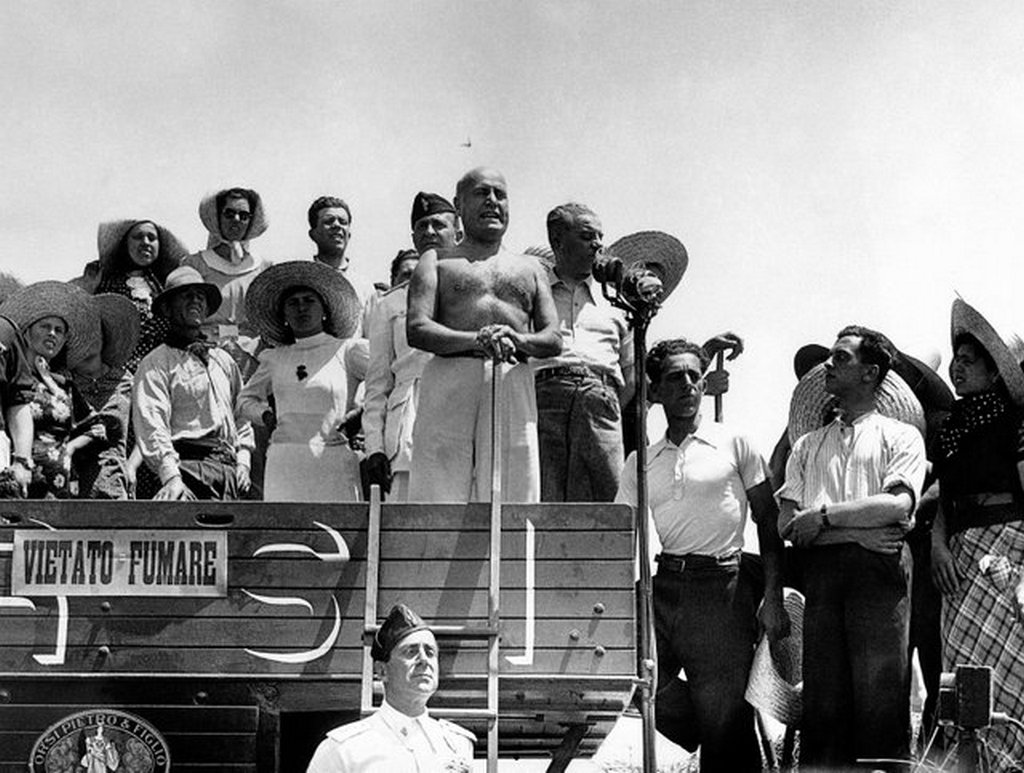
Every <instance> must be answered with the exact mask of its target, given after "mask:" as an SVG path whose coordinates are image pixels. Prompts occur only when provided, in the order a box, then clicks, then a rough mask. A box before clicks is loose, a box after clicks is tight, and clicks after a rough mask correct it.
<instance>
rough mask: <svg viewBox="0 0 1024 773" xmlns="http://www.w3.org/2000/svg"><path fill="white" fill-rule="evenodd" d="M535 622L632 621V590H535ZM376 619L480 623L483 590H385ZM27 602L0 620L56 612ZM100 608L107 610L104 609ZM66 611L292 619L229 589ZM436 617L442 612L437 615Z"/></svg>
mask: <svg viewBox="0 0 1024 773" xmlns="http://www.w3.org/2000/svg"><path fill="white" fill-rule="evenodd" d="M535 592H536V597H535V598H536V617H537V619H570V620H571V619H578V618H584V619H588V618H590V617H591V616H593V615H600V617H602V618H604V619H608V620H616V619H626V620H632V619H633V616H634V611H633V609H634V602H635V594H634V593H633V591H632V590H615V589H608V588H604V589H591V588H540V589H537V590H536V591H535ZM267 593H268V595H276V596H282V595H285V594H286V593H288V591H287V590H282V589H272V591H267ZM348 593H352V594H353V595H352V597H351V599H350V600H349V602H348V603H347V605H345V606H347V608H348V610H349V611H350V612H351V611H352V610H355V609H357V608H361V607H362V592H361V591H356V592H352V591H348ZM331 596H334V597H335V598H337V599H338V601H339V604H343V601H344V600H343V599H342V598H341V597H340V596H339V595H338V592H337V591H327V590H322V589H315V590H309V589H307V590H303V592H302V598H303V599H305V600H306V601H307V602H309V604H310V606H312V607H313V609H314V610H317V611H324V610H329V609H330V608H331ZM380 598H381V602H380V605H379V606H380V609H381V610H382V611H381V616H383V615H384V613H386V612H387V610H388V609H390V608H391V607H392V605H394V604H396V603H397V602H399V601H402V602H404V603H406V604H408V605H409V606H411V607H412V608H413V609H415V610H417V611H418V612H420V614H421V617H423V618H424V619H425V620H427V622H432V621H434V620H435V619H442V618H447V619H450V618H451V617H453V616H460V615H461V616H462V617H464V618H465V619H466V620H467V621H470V620H482V619H486V617H487V589H486V588H456V589H451V590H449V589H446V588H408V589H389V590H386V591H385V592H383V593H382V594H381V597H380ZM32 601H33V602H34V603H35V604H36V606H37V609H35V610H31V609H23V608H0V621H8V620H10V621H11V622H12V624H15V625H16V624H18V621H19V620H20V619H21V618H24V619H25V620H30V621H35V620H40V619H46V618H48V617H50V616H52V615H55V614H56V612H57V607H56V601H55V600H54V599H53V598H48V599H47V598H39V597H35V598H33V599H32ZM104 604H105V605H107V606H106V607H104ZM596 605H600V606H601V609H602V611H601V612H596V611H595V606H596ZM68 609H69V613H70V615H71V617H72V618H74V617H85V618H93V617H95V618H97V619H102V618H104V617H108V616H110V617H116V616H122V617H132V618H138V619H140V620H145V619H147V618H150V617H165V616H167V615H168V614H174V615H177V616H182V615H189V616H191V617H195V618H197V619H202V618H207V617H231V616H239V617H242V616H246V615H258V616H259V617H261V618H273V617H294V616H295V612H294V609H293V608H291V607H281V606H273V605H270V604H264V603H262V602H260V601H256V600H254V599H252V598H251V597H249V596H246V595H245V594H243V593H241V592H240V591H238V590H232V591H231V592H230V595H229V596H228V597H227V598H224V599H169V598H168V599H160V601H159V603H155V602H154V600H153V599H151V598H131V597H122V598H109V599H108V598H99V597H94V598H70V599H68ZM501 609H502V616H503V617H504V618H505V619H508V620H516V619H522V618H523V615H524V614H525V612H526V594H525V593H524V592H523V589H521V588H508V589H506V590H505V592H504V593H502V596H501ZM442 613H444V614H443V615H442Z"/></svg>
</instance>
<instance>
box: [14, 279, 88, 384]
mask: <svg viewBox="0 0 1024 773" xmlns="http://www.w3.org/2000/svg"><path fill="white" fill-rule="evenodd" d="M0 314H2V315H3V316H5V317H8V318H9V319H11V320H12V321H14V323H15V324H17V325H18V327H19V328H21V330H22V331H24V330H25V329H26V328H28V327H29V326H31V325H32V323H34V322H38V321H39V320H41V319H43V318H44V317H59V318H61V319H63V320H64V322H65V323H66V324H67V327H68V330H67V339H66V340H65V342H64V352H65V358H66V362H67V365H68V366H69V367H72V366H74V365H76V364H77V363H79V362H81V361H82V360H84V359H85V358H86V357H88V356H89V355H90V354H92V353H93V352H96V351H98V350H99V348H100V340H101V331H100V319H99V314H98V313H97V310H96V307H95V306H94V305H93V304H92V296H90V295H89V294H88V293H87V292H85V290H83V289H81V288H80V287H76V286H75V285H72V284H69V283H67V282H57V281H53V280H46V281H43V282H36V283H34V284H30V285H29V286H28V287H26V288H24V289H23V290H20V291H19V292H17V293H15V294H14V295H12V296H11V297H10V298H8V299H7V300H6V301H5V302H4V303H3V305H2V306H0Z"/></svg>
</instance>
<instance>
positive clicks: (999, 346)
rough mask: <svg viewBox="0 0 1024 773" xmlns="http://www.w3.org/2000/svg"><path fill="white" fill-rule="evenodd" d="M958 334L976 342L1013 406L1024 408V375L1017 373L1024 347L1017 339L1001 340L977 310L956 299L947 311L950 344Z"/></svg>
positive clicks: (1015, 337) (961, 299)
mask: <svg viewBox="0 0 1024 773" xmlns="http://www.w3.org/2000/svg"><path fill="white" fill-rule="evenodd" d="M961 333H968V334H970V335H972V336H974V338H976V339H977V341H978V343H979V344H981V346H982V348H983V349H984V350H985V351H986V352H988V355H989V357H991V358H992V359H993V360H994V361H995V364H996V369H997V370H998V371H999V375H1000V377H1001V378H1002V379H1003V383H1004V384H1005V385H1006V391H1007V392H1009V394H1010V399H1011V400H1013V402H1014V404H1015V405H1018V406H1024V371H1021V369H1020V363H1021V359H1022V357H1021V355H1022V354H1024V351H1022V349H1024V345H1022V343H1021V340H1020V338H1018V337H1017V336H1012V337H1010V338H1008V339H1004V338H1003V337H1002V336H1000V335H999V333H998V332H996V329H995V328H994V327H993V326H992V325H991V323H990V322H989V321H988V320H987V319H985V318H984V317H983V316H982V315H981V313H980V312H979V311H978V310H977V309H975V308H974V307H973V306H971V305H970V304H969V303H967V301H965V300H964V299H963V298H957V299H956V300H955V301H953V308H952V310H951V311H950V319H949V335H950V341H951V342H955V341H956V339H957V336H959V335H960V334H961Z"/></svg>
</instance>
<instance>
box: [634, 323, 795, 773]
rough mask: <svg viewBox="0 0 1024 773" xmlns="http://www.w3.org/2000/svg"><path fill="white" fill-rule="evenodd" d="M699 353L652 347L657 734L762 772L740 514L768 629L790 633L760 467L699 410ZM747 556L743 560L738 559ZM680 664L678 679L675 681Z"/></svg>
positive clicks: (670, 345) (751, 586)
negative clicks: (660, 413)
mask: <svg viewBox="0 0 1024 773" xmlns="http://www.w3.org/2000/svg"><path fill="white" fill-rule="evenodd" d="M709 364H710V358H709V357H708V354H707V352H706V351H705V350H704V349H703V348H702V347H700V346H699V345H697V344H694V343H691V342H689V341H686V340H684V339H675V340H671V341H662V342H660V343H658V344H657V345H656V346H655V347H654V348H653V349H652V350H651V352H650V355H649V356H648V359H647V375H648V376H649V377H650V380H651V398H652V400H653V401H654V402H658V403H660V404H661V406H662V408H663V409H664V411H665V418H666V420H667V422H668V430H667V431H666V433H665V437H664V438H662V439H661V440H660V441H658V442H657V443H655V444H654V445H652V446H650V447H649V448H648V450H647V484H648V491H649V492H650V494H649V507H650V516H651V517H652V518H653V521H654V531H655V532H656V534H657V537H658V539H659V541H660V543H661V553H660V554H659V555H658V556H657V559H656V560H657V561H658V564H659V567H658V572H657V574H656V576H655V577H654V624H655V634H656V640H657V650H658V692H657V698H656V717H657V727H658V730H659V732H661V733H662V734H663V735H665V736H666V737H668V738H669V739H671V740H673V741H675V742H676V743H679V744H680V745H682V746H684V747H686V748H688V749H690V750H692V749H694V748H695V747H696V746H697V745H698V744H699V745H700V747H701V752H700V760H701V770H702V771H704V773H708V771H723V772H728V773H737V772H740V771H759V770H761V755H760V751H759V750H758V745H757V738H756V735H755V732H754V715H753V709H752V708H751V706H750V704H748V703H747V702H746V700H745V699H744V692H745V690H746V685H747V675H748V673H749V672H750V665H751V662H752V660H753V655H754V643H755V641H756V640H757V635H758V612H757V605H758V602H759V600H760V598H759V597H760V595H761V589H760V587H759V583H758V582H755V581H754V580H753V573H751V572H749V571H747V570H744V571H743V572H741V571H740V563H741V555H742V550H743V531H744V527H745V526H746V522H747V517H748V513H749V514H752V515H753V518H754V521H755V522H756V523H757V531H758V537H759V540H760V544H761V556H762V559H763V563H764V606H763V608H762V610H761V613H760V618H761V623H762V624H763V625H764V627H765V629H766V631H767V634H768V636H769V638H771V639H773V640H774V639H778V638H781V637H782V636H785V635H786V634H787V632H788V627H789V621H788V618H787V617H786V613H785V611H784V610H783V607H782V580H781V571H780V561H781V552H782V542H781V540H780V539H779V535H778V533H777V532H776V529H775V524H776V513H777V508H776V505H775V501H774V498H773V496H772V489H771V484H770V483H769V481H768V466H767V464H766V463H765V461H764V459H763V458H762V457H761V455H760V454H758V452H757V451H756V450H755V449H754V447H753V445H752V444H751V443H750V441H749V440H748V439H747V438H746V437H744V436H742V435H739V434H737V433H735V432H732V431H730V430H729V429H728V428H726V427H725V426H724V425H722V424H716V423H714V422H711V421H706V420H703V419H702V416H701V410H700V407H701V398H702V397H703V396H704V388H705V380H704V375H705V372H706V371H707V369H708V366H709ZM636 482H637V481H636V458H635V455H632V454H631V455H630V457H629V459H627V460H626V466H625V468H624V470H623V473H622V482H621V485H620V486H619V492H618V495H617V496H616V501H617V502H623V503H626V504H632V505H634V506H635V505H636V503H637V498H636ZM748 560H749V559H748ZM680 669H682V670H683V671H685V674H686V682H682V681H680V680H679V679H677V674H678V673H679V671H680Z"/></svg>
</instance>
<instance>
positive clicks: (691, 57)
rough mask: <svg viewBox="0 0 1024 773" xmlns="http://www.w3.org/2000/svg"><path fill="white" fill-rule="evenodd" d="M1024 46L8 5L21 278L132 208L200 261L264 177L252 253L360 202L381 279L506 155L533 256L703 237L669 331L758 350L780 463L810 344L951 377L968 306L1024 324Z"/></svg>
mask: <svg viewBox="0 0 1024 773" xmlns="http://www.w3.org/2000/svg"><path fill="white" fill-rule="evenodd" d="M1022 41H1024V5H1021V4H1020V3H1019V2H1013V1H1012V0H1006V2H983V3H977V4H974V3H970V4H969V3H963V2H940V1H932V2H892V1H891V0H886V1H885V2H854V1H852V0H846V1H844V2H809V1H808V2H786V1H785V0H770V1H765V2H761V1H760V0H747V1H746V2H723V1H722V0H714V2H711V1H708V2H682V1H681V0H672V1H671V2H649V3H644V2H629V3H624V2H619V3H612V2H582V1H580V2H573V1H571V0H569V1H564V0H560V1H559V2H545V3H542V2H530V1H529V0H519V1H518V2H515V3H479V2H447V3H446V2H440V1H438V2H363V3H349V2H337V1H335V2H313V1H306V2H298V1H293V2H256V1H254V0H248V1H247V2H235V1H232V0H218V2H202V3H201V2H183V1H182V0H174V1H173V2H168V1H167V0H163V1H162V2H159V3H158V2H147V1H145V0H143V1H140V0H130V2H128V1H114V0H105V1H104V2H63V1H62V2H14V0H0V73H2V75H0V107H2V109H0V148H2V150H0V211H2V213H3V214H2V216H0V269H3V270H7V271H11V272H13V273H15V274H16V275H18V276H19V277H20V278H22V279H23V280H25V281H35V280H39V279H44V278H57V279H67V278H70V277H72V276H74V275H76V274H78V273H79V272H80V269H81V266H82V264H83V263H85V262H86V261H87V260H90V259H92V258H94V257H95V251H96V247H95V235H96V225H97V223H99V222H100V221H101V220H106V219H111V218H122V217H146V218H152V219H155V220H157V221H158V222H160V223H161V224H163V225H166V226H167V227H169V228H170V229H171V230H172V231H174V232H175V233H176V234H177V235H178V236H179V237H180V238H182V239H183V240H184V241H185V242H186V243H187V244H188V245H189V246H190V247H191V248H193V249H199V248H200V247H202V246H204V244H205V232H204V231H203V229H202V227H201V225H200V223H199V219H198V216H197V212H196V208H197V206H198V203H199V200H200V198H201V197H202V195H203V194H204V193H206V192H207V191H210V190H214V189H218V188H221V187H225V186H228V185H238V184H241V185H247V186H251V187H254V188H256V189H257V190H259V191H260V193H261V194H262V195H263V198H264V202H265V204H266V207H267V211H268V213H269V215H270V220H271V226H270V229H269V231H268V232H267V233H266V235H264V236H263V237H261V238H260V239H258V240H256V241H254V242H253V250H254V252H258V253H259V254H261V255H263V256H265V257H268V258H271V259H274V260H285V259H294V258H300V257H308V256H309V255H310V254H311V253H312V243H311V242H310V241H309V240H308V238H307V236H306V229H307V225H306V223H305V211H306V207H307V206H308V204H309V202H310V201H311V200H312V199H313V198H315V197H316V196H318V195H321V194H325V193H331V194H337V195H341V196H343V197H344V198H345V199H347V200H348V202H349V203H350V205H351V207H352V210H353V240H352V244H351V247H350V254H351V255H352V257H353V258H354V260H355V265H354V270H355V271H356V272H357V274H358V275H359V276H360V277H361V278H362V279H373V280H383V279H385V278H386V267H387V264H388V261H389V260H390V258H391V257H392V256H393V255H394V253H395V252H396V251H397V250H398V249H399V248H400V247H403V246H407V245H408V243H409V236H408V233H409V222H408V218H409V208H410V205H411V202H412V197H413V195H414V194H415V192H416V191H418V190H421V189H424V190H434V191H438V192H441V193H444V194H446V195H448V196H450V195H451V194H452V193H453V189H454V183H455V181H456V179H457V178H458V177H459V176H460V175H461V174H462V173H463V172H464V171H466V170H467V169H469V168H470V167H472V166H475V165H478V164H487V165H492V166H495V167H498V168H499V169H501V170H503V171H504V172H505V174H506V176H507V178H508V182H509V191H510V201H511V218H512V223H511V227H510V229H509V233H508V236H507V238H506V244H508V245H509V246H510V247H514V248H520V249H521V248H524V247H527V246H529V245H533V244H540V243H544V242H545V241H546V237H545V231H544V217H545V214H546V212H547V211H548V210H549V209H550V208H551V207H552V206H554V205H556V204H558V203H561V202H564V201H567V200H578V201H582V202H585V203H587V204H589V205H590V206H592V207H593V208H594V209H595V210H596V211H597V212H598V213H599V214H600V215H601V217H602V218H603V221H604V227H605V233H606V235H607V240H608V241H609V242H611V241H614V240H615V239H616V238H618V237H619V236H622V235H624V234H627V233H631V232H634V231H638V230H646V229H658V230H663V231H666V232H668V233H671V234H673V235H675V236H677V237H678V238H680V239H681V240H682V241H683V242H684V243H685V244H686V246H687V248H688V250H689V252H690V256H691V257H690V268H689V270H688V272H687V274H686V277H685V278H684V280H683V283H682V285H681V286H680V288H679V289H678V290H677V291H676V292H675V294H674V295H673V296H672V297H671V298H670V299H669V301H668V302H667V304H666V308H665V309H664V310H663V311H662V312H661V314H660V315H659V317H658V318H657V319H656V320H655V324H654V329H653V331H652V335H653V338H655V339H656V338H659V337H665V336H669V335H686V336H690V337H693V338H696V339H701V340H702V339H703V338H704V337H706V336H708V335H710V334H712V333H714V332H717V331H719V330H724V329H733V330H736V331H737V332H739V333H741V334H743V335H744V336H745V338H746V340H747V347H748V351H747V353H746V354H745V355H744V356H743V357H742V358H741V359H740V360H738V361H737V363H736V364H735V366H734V367H733V369H732V373H733V389H732V391H731V393H730V394H729V395H728V396H727V397H726V401H725V404H726V417H727V419H728V420H730V421H731V422H736V423H741V424H742V425H744V426H746V427H747V428H748V429H749V431H750V432H751V433H752V434H753V435H754V437H755V439H757V440H758V441H759V443H761V445H763V446H765V448H764V451H765V453H768V451H770V448H771V444H772V443H773V442H774V440H775V438H776V436H777V434H778V432H779V431H780V429H781V427H782V426H783V424H784V423H785V415H786V409H787V405H788V399H789V392H790V390H791V388H792V386H793V375H792V368H791V361H792V354H793V352H794V350H795V349H796V348H797V347H799V346H800V345H802V344H803V343H806V342H808V341H818V342H822V343H830V342H831V340H832V339H833V337H834V335H835V332H836V331H837V330H838V329H839V328H840V327H841V326H842V325H844V324H846V323H848V322H861V323H865V324H869V325H872V326H875V327H878V328H880V329H882V330H883V331H885V332H887V333H888V334H889V335H890V336H891V337H892V338H893V339H894V341H895V342H896V343H897V344H898V345H899V346H901V347H902V348H904V349H906V350H907V351H909V352H911V353H914V354H917V355H918V356H928V355H930V354H931V353H932V352H941V354H942V356H943V359H944V361H948V358H949V353H948V333H947V328H948V316H949V307H950V304H951V302H952V300H953V298H954V291H955V290H958V291H959V292H960V293H961V294H963V295H964V297H965V298H966V299H967V300H968V301H970V302H973V303H975V304H976V305H977V306H979V308H981V309H982V311H984V312H986V313H989V314H990V316H992V317H994V318H995V321H997V322H998V323H1000V324H1001V325H1002V326H1003V327H1005V326H1006V324H1007V323H1011V324H1015V325H1016V326H1017V328H1018V329H1024V320H1022V319H1021V316H1022V314H1021V313H1020V312H1017V313H1016V317H1014V313H1015V308H1016V304H1014V303H1012V301H1013V300H1014V299H1013V297H1012V296H1011V288H1012V290H1018V292H1019V286H1020V283H1019V278H1020V276H1021V270H1020V268H1019V265H1020V257H1021V251H1022V250H1021V246H1022V244H1024V239H1022V234H1021V231H1022V229H1024V223H1022V219H1021V217H1020V216H1019V212H1018V209H1019V203H1020V202H1021V200H1022V195H1021V194H1022V190H1021V188H1022V185H1024V183H1022V180H1024V174H1022V171H1024V143H1022V141H1021V138H1022V137H1024V125H1022V124H1024V111H1022V107H1021V105H1022V104H1024V89H1022V85H1024V84H1022V80H1024V45H1022V43H1021V42H1022ZM467 140H468V141H471V147H464V146H463V143H466V142H467ZM944 367H945V366H944V365H943V372H944ZM708 407H709V408H710V406H708Z"/></svg>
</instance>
